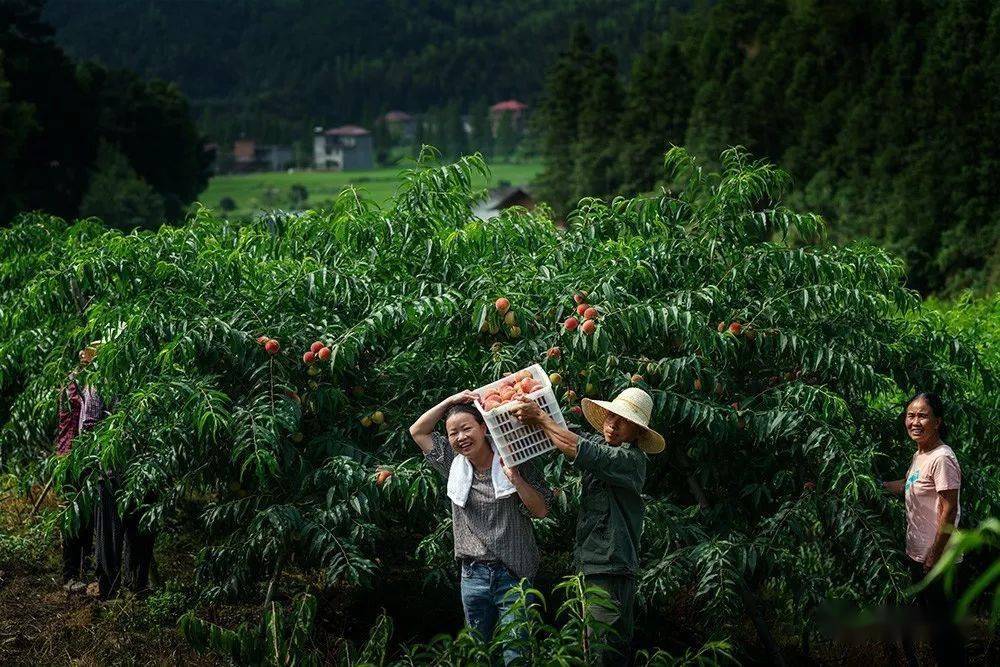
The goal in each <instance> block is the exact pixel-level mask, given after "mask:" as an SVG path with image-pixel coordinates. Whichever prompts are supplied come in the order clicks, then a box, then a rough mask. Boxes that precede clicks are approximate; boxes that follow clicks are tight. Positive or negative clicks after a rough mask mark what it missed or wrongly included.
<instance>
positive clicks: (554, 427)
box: [513, 387, 664, 665]
mask: <svg viewBox="0 0 1000 667" xmlns="http://www.w3.org/2000/svg"><path fill="white" fill-rule="evenodd" d="M652 412H653V399H652V397H650V395H649V394H647V393H646V392H644V391H643V390H641V389H637V388H634V387H632V388H629V389H626V390H625V391H623V392H622V393H621V394H619V395H618V396H617V398H615V399H614V400H613V401H610V402H608V401H592V400H590V399H587V398H585V399H583V414H584V416H585V417H586V418H587V421H588V422H590V425H591V426H593V427H594V429H595V430H597V431H598V433H600V434H601V436H603V437H601V436H598V435H593V434H583V435H580V434H577V433H574V432H572V431H570V430H568V429H566V428H564V427H562V426H560V425H559V424H557V423H556V422H555V420H554V419H552V417H551V416H549V415H548V414H546V413H545V412H543V411H542V410H540V409H539V408H538V406H537V405H535V404H534V403H523V404H521V405H520V406H519V407H518V408H516V409H515V410H514V411H513V414H514V417H515V418H517V419H519V420H520V421H522V422H523V423H525V424H527V425H529V426H538V427H540V428H542V429H543V430H544V431H545V433H546V434H547V435H548V436H549V439H550V440H551V441H552V443H553V444H554V445H555V446H556V448H557V449H558V450H559V451H560V452H562V453H563V455H565V456H566V458H567V459H569V460H570V461H572V463H573V466H574V467H575V468H578V469H579V470H580V473H581V476H582V485H581V489H582V490H581V496H580V517H579V520H578V522H577V529H576V560H577V565H578V567H579V568H580V570H581V571H582V572H583V573H584V574H585V575H586V577H587V582H588V583H590V584H594V585H597V586H599V587H601V588H603V589H604V590H606V591H607V592H608V593H609V594H610V596H611V598H612V599H613V600H614V601H615V603H616V606H617V609H607V608H604V607H601V606H597V605H595V606H592V607H591V613H592V615H593V618H594V619H596V620H598V621H601V622H602V623H604V624H606V625H607V626H610V627H611V628H613V629H614V631H615V632H614V633H609V634H608V635H605V636H602V637H599V640H600V641H599V642H598V643H599V644H604V645H606V646H607V648H608V649H610V650H605V651H603V653H602V655H601V662H602V663H603V664H606V665H621V664H627V663H628V661H629V658H630V653H631V648H630V645H631V642H632V631H633V606H632V605H633V600H634V598H635V582H636V576H637V574H638V568H639V540H640V538H641V537H642V519H643V514H644V513H645V507H644V504H643V501H642V486H643V483H644V482H645V481H646V454H659V453H660V452H662V451H663V447H664V441H663V436H661V435H660V434H659V433H657V432H656V431H654V430H652V429H651V428H649V421H650V417H651V416H652Z"/></svg>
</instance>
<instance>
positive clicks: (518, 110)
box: [490, 100, 528, 137]
mask: <svg viewBox="0 0 1000 667" xmlns="http://www.w3.org/2000/svg"><path fill="white" fill-rule="evenodd" d="M527 109H528V105H527V104H525V103H523V102H519V101H517V100H504V101H503V102H497V103H496V104H494V105H493V106H491V107H490V128H491V129H492V131H493V136H494V137H495V136H497V130H498V129H499V128H500V121H501V120H503V117H504V116H505V115H509V116H510V119H511V122H512V123H513V124H514V130H515V131H516V132H518V133H521V132H523V131H524V121H525V118H526V116H527V113H526V111H527Z"/></svg>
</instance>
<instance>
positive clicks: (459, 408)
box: [444, 403, 486, 424]
mask: <svg viewBox="0 0 1000 667" xmlns="http://www.w3.org/2000/svg"><path fill="white" fill-rule="evenodd" d="M455 415H472V417H473V419H475V420H476V422H477V423H480V424H484V423H486V422H485V421H484V420H483V415H481V414H480V413H479V410H476V408H475V407H474V406H473V405H472V403H459V404H458V405H453V406H451V407H450V408H448V411H447V412H445V413H444V420H445V422H447V421H448V420H449V419H451V418H452V417H454V416H455Z"/></svg>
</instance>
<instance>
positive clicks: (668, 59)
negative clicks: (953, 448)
mask: <svg viewBox="0 0 1000 667" xmlns="http://www.w3.org/2000/svg"><path fill="white" fill-rule="evenodd" d="M568 42H569V44H568V46H567V47H566V48H565V49H564V51H563V53H562V54H561V56H560V57H559V59H558V60H557V61H556V62H555V63H554V65H553V66H552V68H551V70H550V73H549V78H548V82H547V90H546V95H545V101H544V104H543V108H542V109H541V113H540V114H536V118H535V120H536V121H537V127H538V128H539V134H540V135H541V136H540V138H539V141H540V144H541V150H542V152H543V153H544V155H545V160H546V170H545V172H544V173H543V175H542V177H541V180H542V184H543V186H544V190H543V192H542V195H543V197H544V198H545V199H546V200H547V201H550V202H552V203H553V204H554V205H555V206H556V207H557V209H559V210H562V211H568V210H570V209H571V208H572V207H573V205H574V204H575V203H576V201H577V200H578V199H579V198H580V197H581V196H584V195H600V196H609V195H615V194H625V195H629V194H632V193H635V192H644V191H649V190H651V189H653V188H654V187H655V186H657V185H664V184H666V183H665V182H664V170H663V168H662V155H663V153H664V151H665V150H666V149H667V148H668V147H669V145H670V144H677V145H683V146H685V147H686V148H688V149H689V150H691V151H692V152H694V153H696V154H698V155H703V156H708V155H717V154H718V152H719V151H720V150H721V149H722V148H724V147H726V146H731V145H743V146H746V147H747V148H748V149H750V150H751V151H752V152H753V153H754V154H756V155H759V156H764V157H767V158H768V159H771V160H775V161H778V162H780V163H781V164H782V165H783V166H784V167H785V168H786V169H787V170H788V172H789V173H790V175H791V177H792V179H793V182H794V194H793V196H792V201H794V202H795V203H796V204H798V205H800V206H803V207H807V208H808V209H810V210H814V211H817V212H819V213H821V214H822V215H823V216H824V217H826V218H827V219H828V220H829V221H830V223H831V228H830V231H831V234H832V236H833V238H834V239H835V240H837V241H839V242H844V241H847V240H853V239H858V238H867V239H870V240H871V241H873V242H875V243H877V244H879V245H881V246H883V247H886V248H888V249H890V250H892V251H894V252H895V253H897V254H899V255H900V256H902V257H903V258H904V259H905V261H906V263H907V266H908V268H909V273H910V276H909V285H910V286H911V287H914V288H916V289H918V290H920V291H922V292H928V291H944V292H954V291H956V290H959V289H963V288H967V287H973V288H981V289H983V288H985V289H992V288H994V287H995V286H996V285H997V283H998V282H1000V253H998V250H1000V213H998V211H1000V190H998V189H997V188H996V174H997V171H998V168H1000V145H998V143H997V142H996V140H995V139H994V138H995V137H997V136H1000V5H997V4H996V3H991V2H983V1H979V0H960V1H955V2H946V3H942V2H936V1H932V0H884V1H880V2H868V1H863V0H848V1H837V2H824V1H815V2H812V1H794V2H793V1H790V0H764V1H756V0H754V1H750V0H726V1H723V2H718V3H715V4H713V5H711V6H706V7H703V8H701V9H700V10H698V11H694V12H691V13H689V14H687V15H685V16H684V17H683V19H682V20H678V21H674V22H672V23H671V26H670V28H669V29H668V30H666V31H664V32H663V33H662V34H659V35H657V36H656V38H655V39H652V40H650V41H649V42H648V43H647V44H646V45H645V46H644V48H643V50H642V51H641V53H640V55H639V56H638V57H636V58H635V59H634V60H632V61H631V62H630V63H628V65H629V74H628V76H622V75H620V74H619V70H620V64H619V60H618V58H617V54H616V50H615V48H614V46H613V45H609V44H607V43H605V42H604V41H603V40H602V39H601V38H600V37H592V36H590V35H588V34H587V33H586V31H585V30H582V29H581V30H578V31H577V32H576V33H575V35H574V36H573V38H572V39H571V40H568ZM667 185H669V184H667Z"/></svg>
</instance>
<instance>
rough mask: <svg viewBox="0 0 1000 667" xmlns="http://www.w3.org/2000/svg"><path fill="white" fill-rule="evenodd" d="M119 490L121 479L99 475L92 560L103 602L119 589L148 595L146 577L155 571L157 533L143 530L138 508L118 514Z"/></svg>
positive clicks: (109, 475) (115, 475)
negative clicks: (94, 562) (154, 552)
mask: <svg viewBox="0 0 1000 667" xmlns="http://www.w3.org/2000/svg"><path fill="white" fill-rule="evenodd" d="M121 486H122V484H121V478H120V477H119V476H118V475H117V474H116V473H115V472H113V471H110V472H104V473H103V474H102V476H101V480H100V484H99V487H98V489H99V502H98V506H97V510H96V518H95V521H94V525H95V556H96V563H97V583H98V590H99V594H100V596H101V598H104V599H108V598H112V597H115V596H116V595H117V594H118V592H119V591H120V590H121V588H122V587H124V588H125V589H126V590H129V591H132V592H133V593H139V594H144V593H148V592H149V574H150V570H151V569H152V568H153V567H154V564H153V546H154V544H155V542H156V533H155V532H153V531H150V530H147V529H145V528H143V527H142V525H141V520H142V514H141V512H140V511H139V509H138V508H130V509H129V510H126V512H125V513H124V514H123V515H122V514H120V513H119V512H118V505H117V500H116V499H117V496H118V493H119V492H120V491H121ZM152 500H154V498H147V499H146V501H147V502H152Z"/></svg>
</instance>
